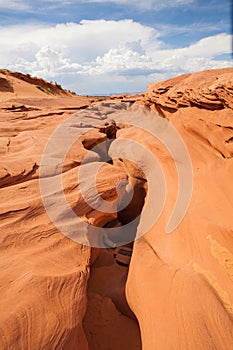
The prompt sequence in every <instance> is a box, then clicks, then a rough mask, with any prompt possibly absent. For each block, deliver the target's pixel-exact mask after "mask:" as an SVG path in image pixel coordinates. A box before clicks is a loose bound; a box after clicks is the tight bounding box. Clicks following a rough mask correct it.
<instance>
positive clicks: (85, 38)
mask: <svg viewBox="0 0 233 350" xmlns="http://www.w3.org/2000/svg"><path fill="white" fill-rule="evenodd" d="M231 21H232V12H231V1H230V0H223V1H221V2H220V1H219V0H218V1H217V0H210V1H206V0H202V1H201V0H163V1H158V0H148V1H139V0H131V1H130V0H56V1H54V0H35V1H34V2H33V3H32V1H29V0H7V1H6V0H0V47H1V50H0V66H1V67H3V68H8V69H11V70H15V71H22V72H25V73H30V74H32V75H36V76H40V77H43V78H45V79H47V80H49V81H50V80H52V81H57V82H59V83H61V84H62V85H63V86H64V87H65V88H68V89H71V90H74V91H76V92H77V93H80V94H108V93H121V92H129V93H134V92H140V91H145V90H146V86H147V84H148V83H151V82H154V81H161V80H164V79H167V78H170V77H173V76H176V75H179V74H183V73H188V72H193V71H199V70H204V69H214V68H221V67H231V66H232V58H231V50H232V35H231V32H232V27H231Z"/></svg>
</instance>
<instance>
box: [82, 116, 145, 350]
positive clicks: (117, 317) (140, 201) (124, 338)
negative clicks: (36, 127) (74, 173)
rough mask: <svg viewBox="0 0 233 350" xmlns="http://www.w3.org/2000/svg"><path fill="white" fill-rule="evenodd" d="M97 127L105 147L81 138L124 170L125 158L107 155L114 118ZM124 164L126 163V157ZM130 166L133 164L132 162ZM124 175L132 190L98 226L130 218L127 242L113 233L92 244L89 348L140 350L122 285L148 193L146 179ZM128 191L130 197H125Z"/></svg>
mask: <svg viewBox="0 0 233 350" xmlns="http://www.w3.org/2000/svg"><path fill="white" fill-rule="evenodd" d="M118 129H119V128H118ZM100 131H101V132H104V133H105V134H106V141H107V143H106V144H105V147H102V146H101V143H99V144H98V140H97V141H96V142H93V143H92V142H90V139H89V141H88V138H87V139H86V141H85V142H84V145H85V147H86V148H87V149H89V150H91V149H92V150H93V149H94V150H95V152H97V153H98V154H99V156H100V161H101V162H107V163H109V164H112V165H113V166H118V167H121V168H124V170H125V172H126V173H127V166H125V164H124V159H114V160H112V159H111V158H110V157H109V155H108V149H109V145H110V143H111V140H114V139H115V138H116V134H117V127H116V125H115V124H114V122H113V123H112V124H111V125H108V124H107V125H105V128H104V129H102V130H101V129H100ZM127 165H128V166H129V161H127ZM130 166H131V168H132V166H135V165H134V164H132V163H131V164H130ZM127 175H128V180H129V183H130V184H131V191H132V192H133V194H132V193H125V194H124V195H123V197H122V198H121V204H119V206H118V209H117V218H115V219H112V220H111V221H108V222H106V223H103V222H104V221H103V222H101V219H100V220H98V222H101V225H102V226H101V227H106V228H113V227H122V228H124V226H125V225H127V224H129V223H132V222H133V225H131V226H130V232H127V228H126V230H124V229H123V230H122V235H124V234H125V233H127V237H128V238H127V239H128V240H130V243H127V244H125V245H123V246H117V242H118V241H119V237H114V236H113V237H109V242H110V244H109V245H112V247H110V248H91V262H90V278H89V281H88V288H87V309H86V314H85V317H84V320H83V327H84V332H85V335H86V338H87V342H88V347H89V349H90V350H110V349H111V350H115V349H122V350H128V349H134V350H137V349H138V350H139V349H141V348H142V345H141V336H140V328H139V324H138V321H137V318H136V316H135V315H134V313H133V312H132V310H131V309H130V307H129V305H128V302H127V299H126V294H125V289H126V282H127V276H128V272H129V268H130V260H131V255H132V252H133V246H134V239H135V237H136V233H137V227H138V224H139V222H140V215H141V212H142V209H143V206H144V201H145V197H146V193H147V181H146V179H144V178H136V177H133V176H132V174H129V173H127ZM130 195H131V198H130V200H129V199H128V198H127V197H128V196H130ZM125 201H126V202H127V203H128V204H127V205H126V206H125V207H123V209H121V205H122V202H123V203H124V202H125ZM97 226H98V224H97ZM114 239H115V240H114ZM114 244H116V247H114Z"/></svg>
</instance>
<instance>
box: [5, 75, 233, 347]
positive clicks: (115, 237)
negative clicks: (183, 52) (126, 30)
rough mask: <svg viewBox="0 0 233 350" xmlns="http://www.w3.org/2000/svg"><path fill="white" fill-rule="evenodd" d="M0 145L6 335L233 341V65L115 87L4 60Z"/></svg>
mask: <svg viewBox="0 0 233 350" xmlns="http://www.w3.org/2000/svg"><path fill="white" fill-rule="evenodd" d="M0 145H1V146H0V232H1V235H0V241H1V245H0V249H1V254H0V266H1V268H0V296H1V297H0V310H1V312H0V349H2V350H5V349H12V350H18V349H20V350H21V349H25V350H42V349H43V350H53V349H54V350H55V349H56V350H58V349H65V350H87V349H89V350H116V349H122V350H126V349H127V350H129V349H130V350H131V349H132V350H137V349H138V350H139V349H143V350H157V349H158V350H175V349H177V350H188V349H189V350H203V349H204V350H213V349H217V350H228V349H229V350H230V349H231V348H232V344H233V219H232V213H233V186H232V178H233V68H225V69H216V70H209V71H201V72H197V73H192V74H185V75H181V76H178V77H176V78H172V79H169V80H166V81H163V82H157V83H152V84H150V85H149V86H148V90H147V91H146V92H144V93H142V94H139V95H134V96H131V95H118V96H109V97H106V96H79V95H76V94H74V93H73V92H71V91H67V90H64V89H63V88H62V87H61V86H60V85H58V84H57V83H49V82H46V81H44V80H42V79H39V78H34V77H31V76H29V75H24V74H22V73H15V72H10V71H8V70H0ZM161 169H162V170H161ZM95 171H96V174H95V176H93V174H94V172H95ZM94 182H95V183H94ZM124 203H126V205H123V204H124ZM105 206H106V207H107V208H110V209H111V210H109V211H108V210H105V209H104V208H105ZM76 218H79V219H80V220H79V221H77V220H76ZM106 232H107V234H106ZM119 247H120V248H122V249H123V250H124V249H125V250H124V251H127V248H128V251H129V252H130V251H131V252H132V253H130V254H129V256H128V258H127V257H126V256H122V254H120V253H119V254H118V253H116V252H117V249H118V248H119ZM123 255H124V254H123ZM131 255H132V256H131ZM121 259H123V260H122V261H121Z"/></svg>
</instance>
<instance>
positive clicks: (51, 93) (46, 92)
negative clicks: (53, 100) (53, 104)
mask: <svg viewBox="0 0 233 350" xmlns="http://www.w3.org/2000/svg"><path fill="white" fill-rule="evenodd" d="M36 87H37V89H39V90H40V91H42V92H44V93H45V94H49V95H53V91H52V90H51V89H50V88H44V87H43V86H40V85H36Z"/></svg>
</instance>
